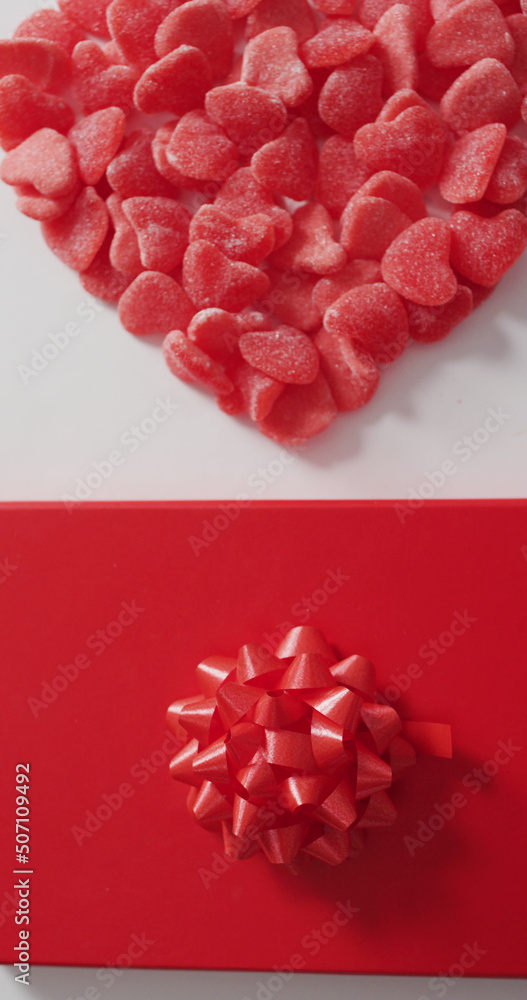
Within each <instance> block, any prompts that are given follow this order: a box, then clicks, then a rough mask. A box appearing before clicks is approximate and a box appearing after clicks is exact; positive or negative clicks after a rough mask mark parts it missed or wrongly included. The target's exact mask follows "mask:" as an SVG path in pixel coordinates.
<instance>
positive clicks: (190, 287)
mask: <svg viewBox="0 0 527 1000" xmlns="http://www.w3.org/2000/svg"><path fill="white" fill-rule="evenodd" d="M183 287H184V289H185V291H186V292H187V294H188V295H189V297H190V298H191V299H192V301H193V303H194V305H195V306H196V307H197V308H198V309H208V308H218V309H225V311H226V312H234V313H235V312H239V311H240V310H241V309H244V308H245V307H246V306H248V305H250V304H251V302H254V300H255V299H257V298H259V296H260V295H264V294H265V292H266V291H267V290H268V288H269V279H268V277H267V276H266V275H265V274H264V272H263V271H260V270H258V269H257V268H256V267H251V265H250V264H242V263H239V262H237V261H232V260H229V258H228V257H226V256H225V254H223V253H222V252H221V250H218V248H217V247H215V246H214V245H213V244H212V243H208V242H207V241H206V240H197V241H196V242H195V243H191V244H190V246H189V248H188V250H187V252H186V254H185V257H184V260H183Z"/></svg>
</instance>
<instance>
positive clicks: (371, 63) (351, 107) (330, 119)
mask: <svg viewBox="0 0 527 1000" xmlns="http://www.w3.org/2000/svg"><path fill="white" fill-rule="evenodd" d="M382 78H383V73H382V66H381V63H380V62H379V60H378V59H376V58H375V56H372V55H365V56H359V57H358V58H357V59H354V60H353V61H352V62H351V63H350V64H349V65H346V66H339V67H338V68H337V69H336V70H334V71H333V73H331V74H330V76H329V77H328V79H327V81H326V83H325V84H324V86H323V87H322V90H321V92H320V99H319V102H318V111H319V114H320V117H321V118H322V121H323V122H325V123H326V125H329V127H330V128H332V129H335V131H336V132H339V133H340V134H341V135H344V136H346V137H347V138H353V136H354V135H355V132H356V131H357V129H358V128H360V127H361V125H365V124H366V122H372V121H373V120H374V119H375V118H376V117H377V115H378V114H379V111H380V110H381V108H382Z"/></svg>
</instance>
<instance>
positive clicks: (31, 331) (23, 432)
mask: <svg viewBox="0 0 527 1000" xmlns="http://www.w3.org/2000/svg"><path fill="white" fill-rule="evenodd" d="M36 6H37V3H36V0H19V3H17V4H16V5H15V6H13V4H12V3H11V2H10V0H0V35H4V36H7V35H9V33H10V32H11V31H12V30H13V28H14V27H15V25H16V24H17V23H18V22H19V21H20V20H21V19H22V18H23V17H24V16H27V15H28V14H29V13H30V12H31V11H32V10H34V9H35V7H36ZM526 282H527V256H526V257H525V259H524V260H523V261H522V262H520V263H519V264H518V265H517V266H516V267H515V269H514V270H513V271H512V272H511V273H510V274H509V275H508V276H507V277H506V278H505V280H504V281H503V283H502V285H501V286H500V288H499V290H498V291H497V292H496V293H495V295H494V296H493V297H492V299H491V300H490V302H488V303H487V304H485V305H483V306H482V307H481V309H480V310H478V311H477V312H476V313H475V315H474V316H473V317H472V318H471V319H470V320H469V321H467V322H466V323H465V324H464V325H463V327H462V328H460V329H459V331H457V332H455V333H454V334H452V336H451V337H449V338H448V339H447V340H446V341H444V342H443V343H440V344H437V345H433V346H413V347H412V348H411V349H410V350H409V351H408V352H407V353H406V354H405V355H404V356H403V357H402V358H401V359H400V360H399V361H397V362H396V363H395V364H394V365H392V366H391V367H390V369H389V370H388V371H386V372H385V373H384V374H383V377H382V382H381V388H380V390H379V392H378V394H377V396H376V398H375V399H374V400H373V402H372V403H370V404H369V405H368V406H367V407H366V408H365V409H364V410H363V411H361V412H359V413H355V414H348V415H342V416H340V417H339V419H338V420H337V422H336V424H335V425H334V426H333V427H332V428H331V429H330V430H329V431H328V432H326V433H325V434H323V435H322V436H321V437H320V438H318V439H316V440H314V441H312V442H311V443H310V444H309V445H308V446H307V448H306V449H305V451H303V452H302V454H300V455H296V456H294V457H293V458H291V457H290V456H289V455H284V454H283V453H282V449H281V448H280V447H279V446H278V445H276V444H275V443H274V442H272V441H269V440H268V439H266V438H263V437H262V436H261V435H260V434H259V433H258V432H257V431H256V430H255V429H254V427H252V426H249V423H248V422H247V423H245V422H241V421H239V420H233V419H232V418H229V417H227V416H225V415H224V414H222V413H221V412H220V411H219V410H218V409H217V408H216V405H215V403H214V400H213V399H212V398H210V397H209V396H208V395H205V394H204V393H202V392H199V391H196V390H195V389H192V388H191V387H189V386H186V385H184V384H183V383H181V382H179V381H178V380H176V379H175V378H174V377H173V376H172V375H171V374H170V373H169V371H168V370H167V369H166V367H165V365H164V362H163V359H162V357H161V355H160V351H159V346H158V343H157V344H153V343H152V342H147V341H145V340H141V339H139V338H135V337H133V336H131V335H130V334H127V333H126V332H125V331H124V330H123V329H122V328H121V326H120V324H119V321H118V318H117V315H116V313H115V310H114V309H112V308H109V307H107V306H104V307H103V308H102V310H101V311H100V312H98V313H97V314H96V315H95V318H94V319H93V322H91V323H89V322H88V321H87V320H86V319H82V318H80V317H79V310H82V303H85V302H86V301H87V296H86V295H85V293H84V291H83V289H82V287H81V286H80V284H79V281H78V278H77V276H76V275H75V274H74V273H72V272H71V271H68V270H67V269H66V268H65V267H64V266H63V265H62V264H61V263H60V262H59V261H58V260H56V259H55V258H53V256H52V254H51V252H50V251H49V250H48V248H47V247H46V246H45V244H44V242H43V240H42V237H41V234H40V231H39V225H38V223H35V222H33V221H31V220H30V219H27V218H25V217H23V216H21V215H19V214H18V212H17V211H16V208H15V205H14V195H13V192H12V191H10V190H9V189H8V188H7V187H6V186H5V185H0V287H1V289H2V293H1V294H2V298H1V305H2V312H1V324H2V341H3V350H2V365H1V366H0V418H1V423H0V427H1V432H0V440H1V444H0V448H1V453H0V468H1V469H2V476H1V483H0V500H29V499H36V500H56V499H60V498H61V497H62V496H63V495H64V494H67V493H71V491H72V490H73V489H74V487H75V484H76V481H77V478H78V477H80V479H82V480H84V479H85V477H86V476H87V475H88V474H89V473H90V472H93V463H100V462H102V461H104V460H105V459H107V457H108V456H109V455H110V453H111V452H113V451H115V450H119V451H121V453H122V456H123V462H122V464H121V465H120V466H119V467H118V468H116V469H114V471H113V472H112V474H111V476H110V477H109V478H108V480H107V481H105V482H104V483H103V484H102V485H101V486H100V487H99V488H98V489H96V490H94V491H93V492H92V493H91V494H90V495H89V499H91V500H114V499H195V498H203V499H209V498H210V499H217V498H220V497H221V498H227V497H228V498H232V497H236V496H237V495H238V494H240V493H245V494H247V495H248V496H249V497H250V498H251V499H255V500H257V499H260V498H265V499H277V498H287V499H293V498H294V499H299V498H332V499H337V498H368V497H375V498H391V497H406V496H407V495H408V492H409V490H410V489H411V488H414V489H419V487H420V486H421V484H423V483H425V482H426V481H427V479H426V473H427V472H429V473H431V474H433V473H434V472H435V471H436V470H438V469H440V467H441V465H442V464H443V462H445V461H448V460H449V459H452V458H453V459H454V464H455V466H456V469H457V471H456V473H455V474H453V475H452V476H450V477H449V478H448V479H447V480H446V482H445V484H444V486H443V487H440V486H438V487H437V488H434V489H433V491H432V492H433V495H434V496H436V497H437V498H450V497H470V496H472V497H485V496H499V497H514V496H522V495H525V493H526V489H527V471H526V470H527V393H526V392H525V376H526V372H527V324H526V319H525V285H526ZM75 322H78V323H79V325H80V333H79V335H78V336H77V337H76V338H75V339H73V340H71V341H70V343H69V346H68V347H67V348H66V349H65V350H63V351H62V352H61V353H60V354H59V356H58V357H57V358H56V359H55V360H53V361H51V362H50V363H49V364H48V367H47V368H45V370H43V371H41V372H40V373H39V374H38V375H35V376H32V377H31V376H26V382H25V381H24V377H23V374H22V372H23V368H24V366H25V367H26V368H29V367H30V365H31V359H32V357H33V351H37V352H41V351H42V348H43V347H44V346H45V345H46V344H48V347H49V337H50V335H52V334H57V333H59V332H61V331H63V330H64V328H65V327H66V324H68V323H75ZM167 396H169V397H170V399H171V400H172V401H173V402H174V403H176V402H177V403H178V405H179V409H178V412H177V413H176V414H174V415H173V416H172V417H171V418H170V419H168V420H167V421H166V422H165V423H164V424H163V425H161V426H159V428H158V429H157V431H156V433H155V434H154V435H153V436H152V437H150V438H148V439H147V440H146V441H144V442H142V443H141V445H140V447H137V450H135V451H131V447H132V446H131V444H128V445H125V446H124V447H123V444H122V441H121V437H122V435H123V433H125V432H126V431H127V429H128V428H130V427H132V426H133V425H137V424H140V423H141V421H142V420H143V419H144V418H145V417H148V416H149V415H150V414H151V413H152V411H153V409H154V408H155V405H156V399H157V398H159V397H160V398H165V397H167ZM499 407H503V408H504V410H505V411H506V412H507V413H508V414H509V415H510V416H509V418H508V419H507V420H506V421H505V423H504V425H503V427H502V428H501V429H500V430H499V432H497V433H495V434H493V435H492V436H491V437H490V439H489V441H488V443H486V444H485V445H483V446H482V447H480V449H479V450H478V451H475V452H473V453H472V455H471V457H470V460H469V461H462V460H459V459H458V457H456V455H455V454H454V455H453V449H454V448H455V446H456V442H458V441H460V440H461V439H462V438H463V437H464V436H465V435H469V436H470V435H472V434H473V432H474V431H476V430H477V429H478V428H480V427H481V426H482V425H483V424H484V422H485V420H486V418H487V415H488V411H489V409H491V408H494V409H498V408H499ZM127 440H128V439H127ZM259 470H262V471H259ZM439 481H440V480H439V477H438V478H437V482H439ZM426 492H427V493H428V494H430V492H431V491H430V489H427V490H426Z"/></svg>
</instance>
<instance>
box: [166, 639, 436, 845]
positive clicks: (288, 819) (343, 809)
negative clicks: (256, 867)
mask: <svg viewBox="0 0 527 1000" xmlns="http://www.w3.org/2000/svg"><path fill="white" fill-rule="evenodd" d="M197 675H198V679H199V681H200V685H201V688H202V694H201V695H198V696H196V697H194V698H186V699H182V700H180V701H177V702H174V703H173V704H172V705H171V706H170V708H169V711H168V725H169V726H170V729H171V731H172V732H173V733H174V734H175V735H176V736H177V738H178V739H179V740H181V742H183V741H185V740H186V742H185V743H184V745H183V748H182V749H181V750H180V752H179V753H178V754H177V755H176V756H175V757H174V758H173V759H172V761H171V764H170V773H171V775H172V777H173V778H175V779H176V780H177V781H182V782H184V783H185V784H187V785H190V786H191V789H190V792H189V796H188V801H187V805H188V809H189V811H190V813H191V815H192V816H193V817H194V819H195V820H196V821H197V822H198V823H200V824H201V825H202V826H203V827H204V828H205V829H212V828H216V829H218V830H220V829H221V831H222V834H223V845H224V851H225V856H226V857H227V858H229V859H236V860H242V859H246V858H249V857H252V856H253V855H254V854H256V853H262V852H263V854H264V855H265V856H266V858H267V859H268V860H269V861H270V862H271V863H272V864H282V865H283V864H289V863H290V862H292V861H293V860H294V859H295V858H296V857H297V855H299V853H300V852H303V853H305V854H307V855H310V856H311V857H313V858H316V859H318V860H319V861H321V862H324V863H325V864H328V865H338V864H341V863H342V862H343V861H345V860H347V859H348V858H356V857H358V855H359V854H360V852H361V850H362V848H363V843H364V834H363V830H365V829H368V828H376V827H387V826H391V825H392V824H393V822H394V821H395V818H396V810H395V806H394V805H393V803H392V801H391V799H390V797H389V795H388V790H389V789H390V788H391V786H392V784H393V782H394V781H396V780H397V779H398V778H400V777H401V775H402V774H403V773H404V772H405V771H406V770H407V769H408V768H409V767H411V766H413V764H415V761H416V749H417V750H418V751H420V752H423V753H429V754H434V755H436V756H440V757H441V756H442V757H448V756H451V755H452V739H451V732H450V726H447V725H441V724H439V723H421V722H408V723H405V724H403V723H402V722H401V719H400V717H399V715H398V713H397V712H396V711H395V709H394V708H392V707H391V706H390V705H385V704H380V703H378V701H377V695H376V681H375V671H374V668H373V666H372V664H371V663H370V662H369V660H366V659H365V658H364V657H363V656H349V657H347V658H346V659H343V660H340V661H338V662H336V657H335V655H334V653H333V650H332V649H331V647H330V645H329V643H328V642H327V640H326V638H325V636H324V635H323V633H322V632H320V631H319V630H318V629H316V628H313V627H311V626H307V625H306V626H299V627H298V628H293V629H291V630H290V631H289V632H288V633H287V635H286V636H285V638H284V639H283V640H282V642H281V643H280V645H279V647H278V649H277V650H276V655H273V654H272V653H270V652H268V651H267V650H266V649H265V648H264V647H261V646H258V645H256V644H251V643H249V644H247V645H245V646H242V647H241V649H240V651H239V654H238V658H237V659H236V660H235V659H233V658H231V657H228V656H211V657H208V658H207V659H206V660H203V661H202V662H201V663H200V664H199V666H198V668H197Z"/></svg>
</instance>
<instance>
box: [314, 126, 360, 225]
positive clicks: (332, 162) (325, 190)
mask: <svg viewBox="0 0 527 1000" xmlns="http://www.w3.org/2000/svg"><path fill="white" fill-rule="evenodd" d="M370 173H371V171H370V169H369V168H368V167H367V166H366V164H365V163H363V162H362V160H359V158H358V157H357V154H356V153H355V148H354V145H353V139H345V138H344V136H343V135H332V136H331V138H329V139H327V140H326V142H325V143H324V145H323V147H322V149H321V151H320V160H319V164H318V181H317V190H316V198H317V201H319V202H320V203H321V204H322V205H324V208H327V210H328V212H329V213H330V215H332V216H333V218H334V219H339V218H340V216H341V215H342V212H343V211H344V209H345V207H346V205H347V204H348V201H349V199H350V198H351V197H352V195H354V194H355V192H356V191H358V190H359V188H360V187H361V185H362V184H364V182H365V181H366V180H367V179H368V177H369V176H370Z"/></svg>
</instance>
